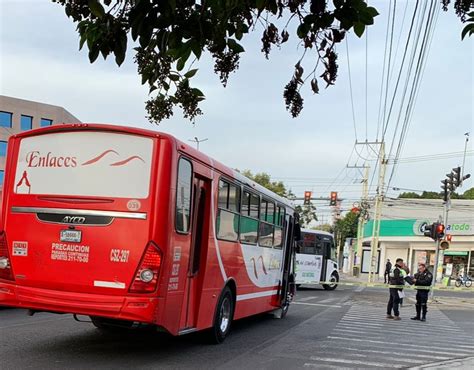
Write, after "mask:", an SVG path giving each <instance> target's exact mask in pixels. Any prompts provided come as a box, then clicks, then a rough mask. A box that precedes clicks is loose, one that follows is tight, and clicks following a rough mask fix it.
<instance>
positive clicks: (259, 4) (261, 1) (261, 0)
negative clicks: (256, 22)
mask: <svg viewBox="0 0 474 370" xmlns="http://www.w3.org/2000/svg"><path fill="white" fill-rule="evenodd" d="M266 2H267V0H257V1H256V4H255V5H256V7H257V9H258V10H263V8H264V7H265V5H266Z"/></svg>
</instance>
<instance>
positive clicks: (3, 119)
mask: <svg viewBox="0 0 474 370" xmlns="http://www.w3.org/2000/svg"><path fill="white" fill-rule="evenodd" d="M12 117H13V114H12V113H10V112H2V111H0V126H1V127H12Z"/></svg>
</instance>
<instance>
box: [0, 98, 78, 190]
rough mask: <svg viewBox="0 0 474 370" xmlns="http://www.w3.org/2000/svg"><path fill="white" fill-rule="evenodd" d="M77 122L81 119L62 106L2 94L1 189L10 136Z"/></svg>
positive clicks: (0, 127) (0, 101)
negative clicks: (39, 128)
mask: <svg viewBox="0 0 474 370" xmlns="http://www.w3.org/2000/svg"><path fill="white" fill-rule="evenodd" d="M77 122H81V121H79V120H78V119H77V118H76V117H74V116H73V115H72V114H71V113H69V112H68V111H67V110H66V109H64V108H62V107H58V106H56V105H51V104H44V103H38V102H34V101H29V100H23V99H17V98H12V97H8V96H4V95H0V189H1V187H2V186H3V177H4V173H5V172H4V171H5V156H6V153H7V146H8V139H9V138H10V136H12V135H14V134H17V133H20V132H22V131H27V130H31V129H34V128H38V127H44V126H51V125H57V124H61V123H77Z"/></svg>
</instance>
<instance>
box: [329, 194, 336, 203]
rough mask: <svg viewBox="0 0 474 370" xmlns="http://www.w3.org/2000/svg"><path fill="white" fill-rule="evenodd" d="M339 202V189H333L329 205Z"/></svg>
mask: <svg viewBox="0 0 474 370" xmlns="http://www.w3.org/2000/svg"><path fill="white" fill-rule="evenodd" d="M336 203H337V191H331V198H330V201H329V205H331V206H335V205H336Z"/></svg>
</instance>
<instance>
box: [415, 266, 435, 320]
mask: <svg viewBox="0 0 474 370" xmlns="http://www.w3.org/2000/svg"><path fill="white" fill-rule="evenodd" d="M413 282H414V283H415V287H417V286H419V287H429V286H431V283H432V282H433V275H432V274H431V272H429V271H428V270H427V269H426V265H425V264H424V263H420V264H419V265H418V272H417V273H416V274H415V276H414V279H413ZM415 289H416V288H415ZM429 291H430V290H429V289H417V291H416V305H415V308H416V316H415V317H412V318H411V319H412V320H420V321H426V313H427V312H428V306H427V303H428V294H429Z"/></svg>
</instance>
